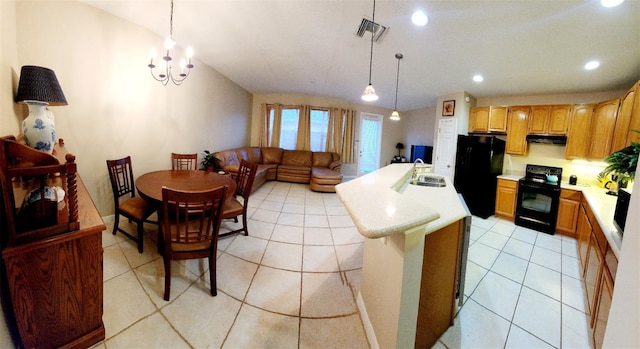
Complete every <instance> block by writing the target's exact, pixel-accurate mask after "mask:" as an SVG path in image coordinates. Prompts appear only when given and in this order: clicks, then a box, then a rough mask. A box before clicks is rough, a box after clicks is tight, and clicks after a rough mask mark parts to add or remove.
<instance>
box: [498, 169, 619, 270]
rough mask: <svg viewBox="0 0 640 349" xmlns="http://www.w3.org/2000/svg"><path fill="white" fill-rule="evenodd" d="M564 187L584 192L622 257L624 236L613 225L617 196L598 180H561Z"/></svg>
mask: <svg viewBox="0 0 640 349" xmlns="http://www.w3.org/2000/svg"><path fill="white" fill-rule="evenodd" d="M498 178H502V179H507V180H513V181H517V180H519V179H520V178H522V176H521V175H500V176H498ZM560 187H561V188H562V189H570V190H576V191H580V192H582V195H583V196H584V198H585V199H586V200H587V203H588V204H589V207H590V208H591V211H593V214H594V216H595V217H596V220H597V221H598V224H599V225H600V228H601V229H602V232H603V233H604V235H605V237H606V238H607V242H608V243H609V245H610V246H611V250H612V251H613V253H614V254H615V256H616V257H618V258H620V246H621V245H622V237H621V235H620V233H619V232H618V230H617V229H616V227H615V226H614V225H613V213H614V211H615V208H616V200H617V197H616V196H612V195H607V194H606V193H607V189H604V188H600V187H599V186H598V185H597V182H596V181H591V182H588V183H585V182H578V185H571V184H569V182H564V181H563V182H561V183H560Z"/></svg>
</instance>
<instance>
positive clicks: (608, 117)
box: [588, 98, 620, 160]
mask: <svg viewBox="0 0 640 349" xmlns="http://www.w3.org/2000/svg"><path fill="white" fill-rule="evenodd" d="M619 105H620V98H616V99H612V100H610V101H606V102H602V103H598V104H597V105H596V107H595V109H594V111H593V122H592V124H591V146H590V147H589V157H588V158H589V159H594V160H602V159H604V158H605V157H606V156H607V155H609V154H610V153H611V143H612V142H613V130H614V128H615V125H616V116H617V115H618V106H619Z"/></svg>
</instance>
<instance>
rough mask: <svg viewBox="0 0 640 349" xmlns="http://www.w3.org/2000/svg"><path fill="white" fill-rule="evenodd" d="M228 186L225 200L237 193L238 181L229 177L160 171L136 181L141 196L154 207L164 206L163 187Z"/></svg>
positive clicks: (195, 188)
mask: <svg viewBox="0 0 640 349" xmlns="http://www.w3.org/2000/svg"><path fill="white" fill-rule="evenodd" d="M224 185H226V186H228V187H229V188H228V189H227V191H226V192H225V199H229V198H230V197H231V196H233V194H234V193H235V191H236V181H235V180H234V179H233V178H232V177H231V176H228V175H222V174H218V173H216V172H209V171H199V170H160V171H154V172H149V173H145V174H143V175H142V176H140V177H138V179H136V188H137V189H138V193H139V194H140V196H141V197H142V198H144V199H146V200H148V201H150V202H152V203H153V204H154V205H158V206H159V205H162V187H167V188H171V189H177V190H193V191H197V190H208V189H213V188H218V187H221V186H224Z"/></svg>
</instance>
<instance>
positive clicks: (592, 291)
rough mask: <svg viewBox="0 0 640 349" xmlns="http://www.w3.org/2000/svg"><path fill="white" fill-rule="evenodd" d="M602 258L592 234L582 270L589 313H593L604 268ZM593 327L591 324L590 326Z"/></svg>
mask: <svg viewBox="0 0 640 349" xmlns="http://www.w3.org/2000/svg"><path fill="white" fill-rule="evenodd" d="M603 261H604V258H602V253H601V252H600V247H599V246H598V242H597V241H596V237H595V236H594V235H593V234H592V235H591V237H590V239H589V250H588V252H587V263H586V269H585V270H584V287H585V291H586V293H587V303H588V305H589V313H590V314H593V313H594V312H595V304H596V302H595V300H596V293H597V291H598V281H599V280H600V272H601V271H602V267H603V266H604V263H603ZM591 325H592V326H593V323H592V324H591Z"/></svg>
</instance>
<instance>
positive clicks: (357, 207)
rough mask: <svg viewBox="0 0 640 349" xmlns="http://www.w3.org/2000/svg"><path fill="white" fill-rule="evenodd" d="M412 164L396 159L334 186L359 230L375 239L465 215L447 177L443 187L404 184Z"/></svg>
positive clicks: (437, 226)
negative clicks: (394, 162)
mask: <svg viewBox="0 0 640 349" xmlns="http://www.w3.org/2000/svg"><path fill="white" fill-rule="evenodd" d="M412 170H413V164H410V163H409V164H406V163H396V164H391V165H388V166H385V167H383V168H381V169H379V170H376V171H374V172H371V173H368V174H366V175H364V176H361V177H358V178H355V179H353V180H350V181H348V182H345V183H341V184H339V185H337V186H336V192H337V193H338V196H339V197H340V200H341V201H342V203H343V204H344V206H345V208H346V209H347V211H348V212H349V214H350V215H351V218H352V219H353V222H354V223H355V225H356V227H357V228H358V231H359V232H360V234H362V235H363V236H364V237H367V238H371V239H375V238H381V237H385V236H389V235H392V234H397V233H405V232H407V231H409V230H411V229H413V228H416V227H419V226H421V225H426V227H425V234H428V233H430V232H433V231H436V230H438V229H440V228H443V227H445V226H447V225H449V224H451V223H453V222H455V221H457V220H460V219H462V218H463V217H465V216H466V215H467V213H466V211H465V209H464V207H463V206H462V203H461V202H460V199H459V198H458V194H457V193H456V190H455V188H454V187H453V182H452V181H451V179H450V178H448V177H445V181H446V184H447V185H446V186H445V187H426V186H418V185H412V184H408V183H407V182H408V179H409V178H410V176H411V175H412Z"/></svg>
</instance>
